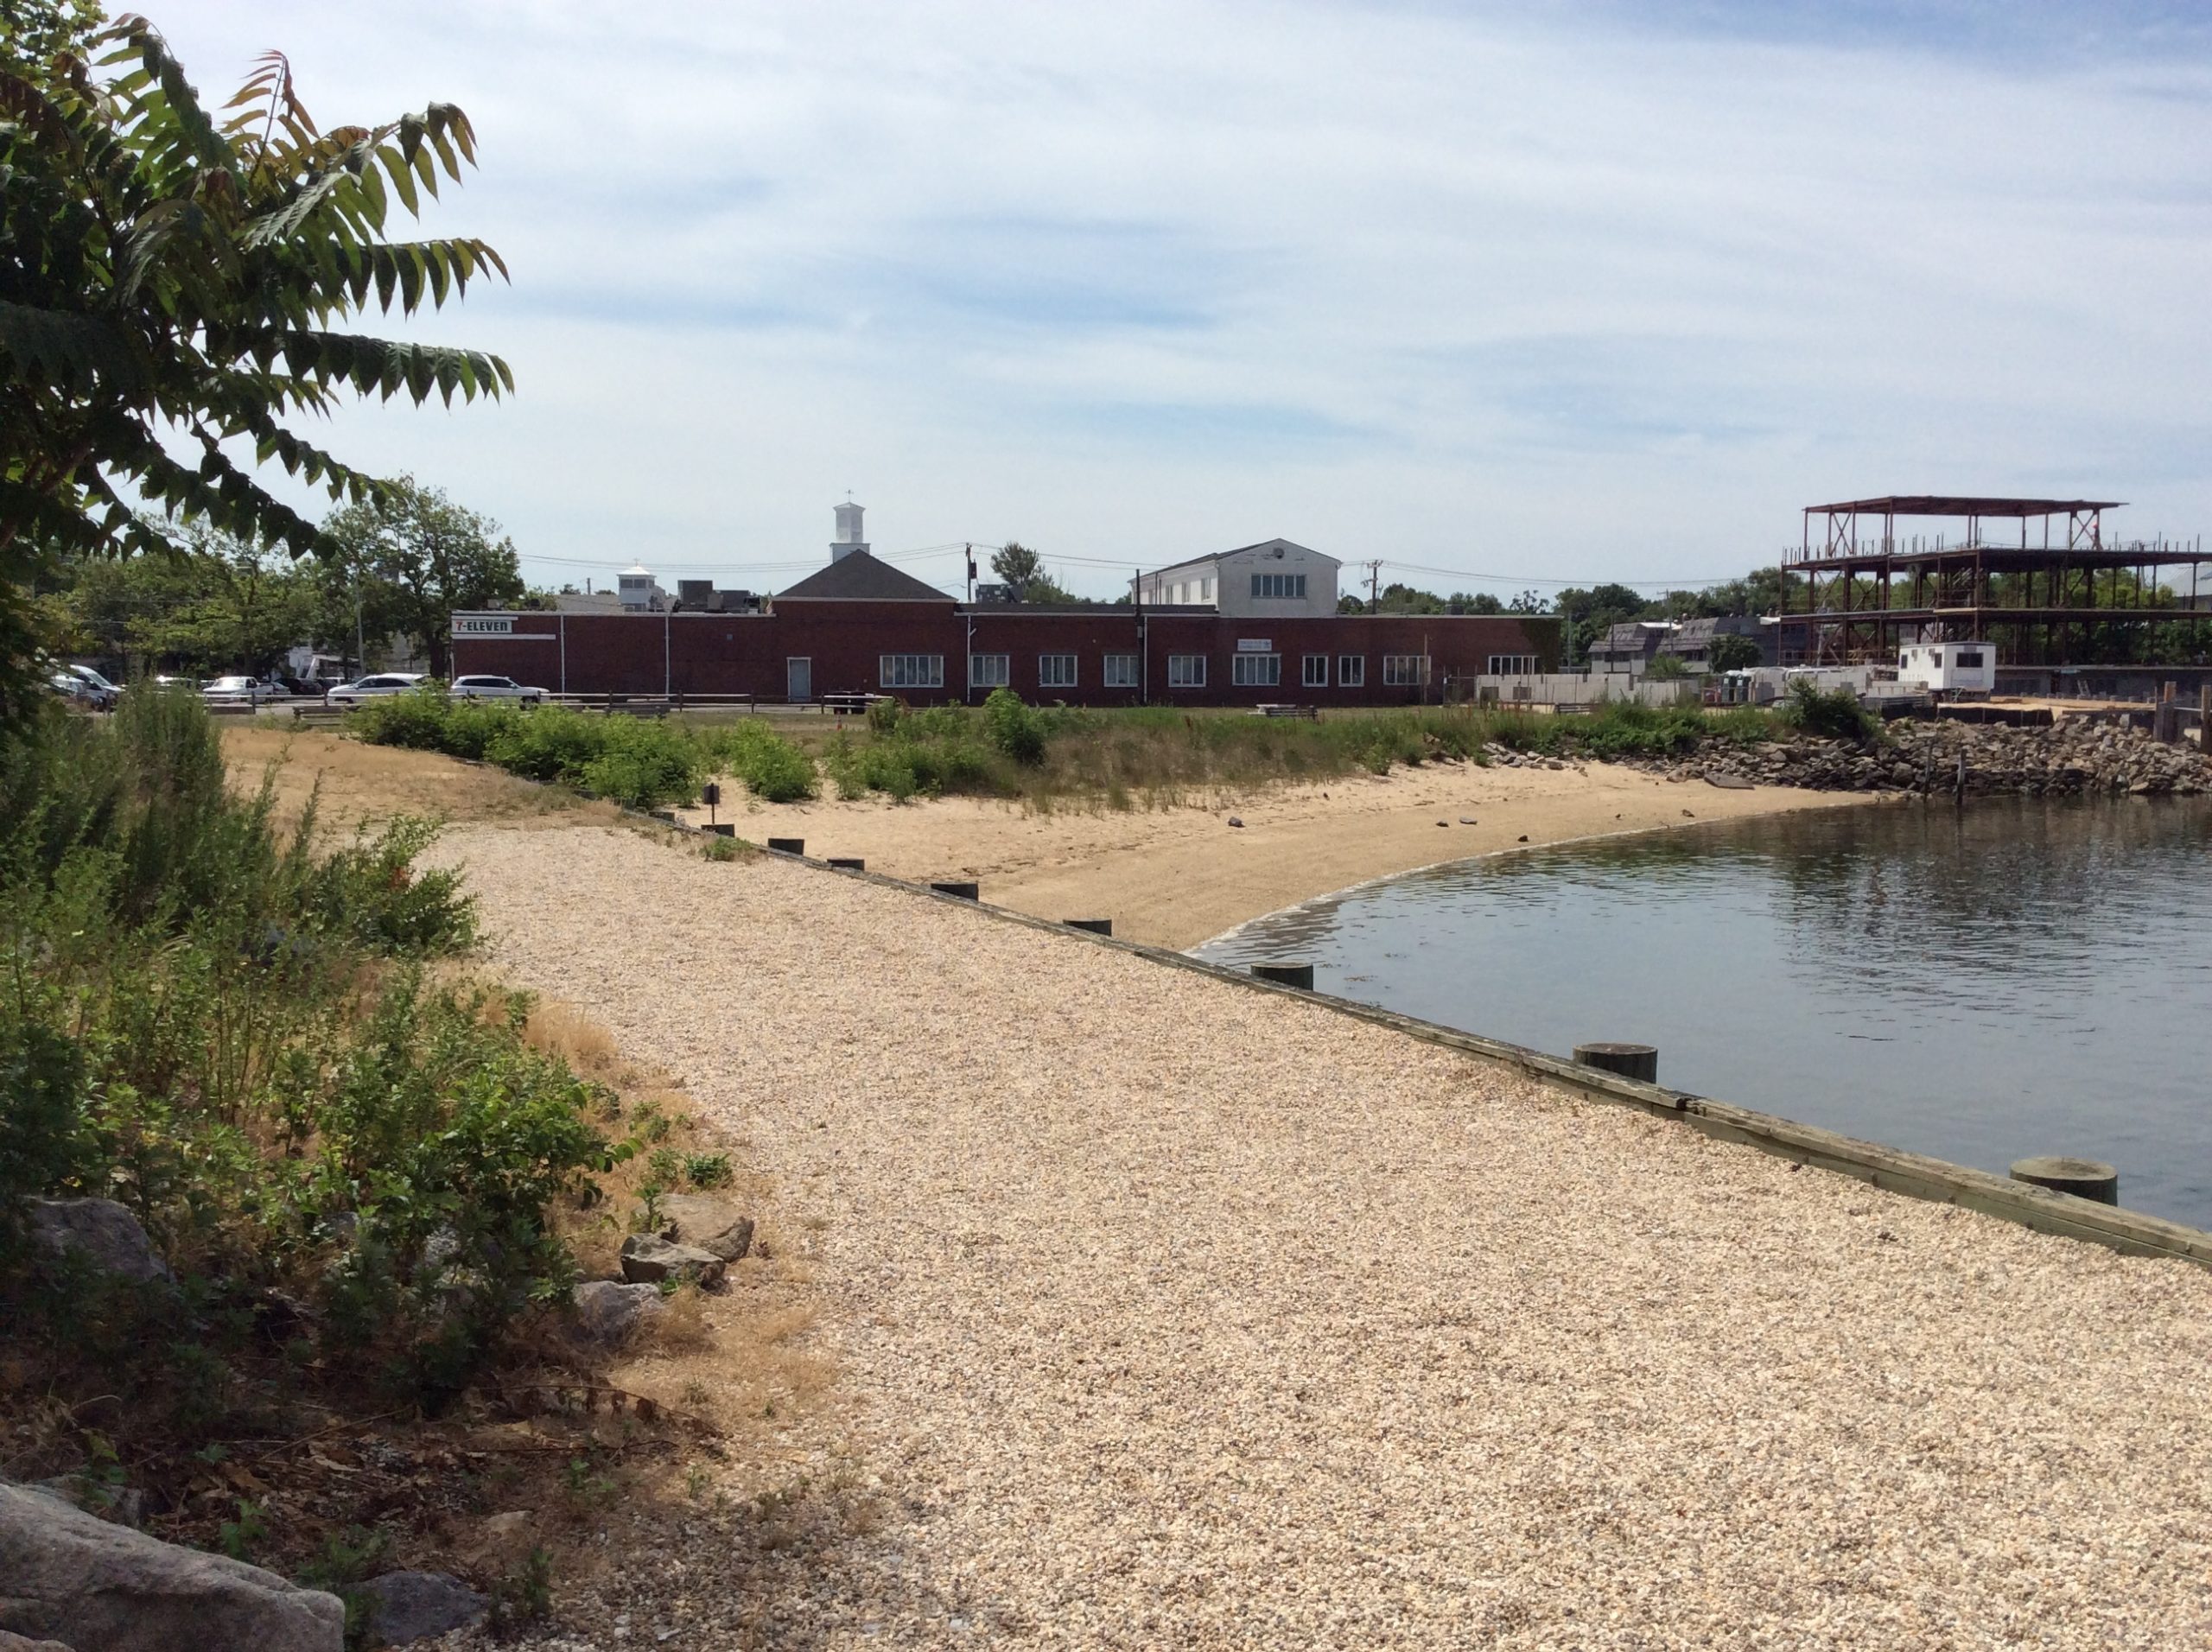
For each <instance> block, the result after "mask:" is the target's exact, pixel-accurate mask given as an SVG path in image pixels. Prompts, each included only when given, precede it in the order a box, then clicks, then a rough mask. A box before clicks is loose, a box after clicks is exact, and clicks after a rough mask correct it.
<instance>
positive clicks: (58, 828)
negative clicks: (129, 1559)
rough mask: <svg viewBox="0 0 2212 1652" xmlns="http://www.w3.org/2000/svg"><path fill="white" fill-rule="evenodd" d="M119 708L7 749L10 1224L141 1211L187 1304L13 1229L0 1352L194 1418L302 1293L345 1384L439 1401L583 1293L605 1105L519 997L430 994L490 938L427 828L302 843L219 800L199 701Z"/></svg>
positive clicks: (5, 1170) (0, 836) (0, 1303)
mask: <svg viewBox="0 0 2212 1652" xmlns="http://www.w3.org/2000/svg"><path fill="white" fill-rule="evenodd" d="M133 702H135V703H133ZM126 705H127V706H128V709H126V710H124V711H121V712H118V715H117V716H116V717H115V718H113V719H112V720H111V721H109V722H107V723H106V724H105V725H103V724H100V723H97V722H93V721H90V720H86V719H82V718H66V717H62V716H60V715H54V716H51V717H48V718H44V719H41V720H40V721H37V722H36V723H35V725H34V727H33V728H32V729H31V731H30V733H29V735H28V736H27V737H26V738H24V739H23V740H18V741H16V742H14V743H12V744H10V745H7V746H6V747H0V1098H4V1105H0V1211H6V1212H14V1211H16V1210H19V1209H20V1204H21V1198H22V1196H24V1195H28V1194H81V1193H97V1194H99V1195H101V1196H103V1197H107V1198H117V1199H120V1200H122V1201H124V1203H125V1204H129V1205H130V1207H131V1208H132V1209H133V1210H135V1211H137V1214H138V1215H139V1217H140V1218H141V1219H142V1220H143V1222H144V1223H146V1225H147V1228H148V1229H149V1232H150V1233H151V1234H152V1235H153V1236H154V1238H155V1240H156V1243H157V1244H158V1245H159V1246H160V1247H161V1249H162V1251H163V1254H164V1255H167V1256H168V1259H169V1261H171V1263H172V1265H173V1266H174V1267H175V1268H176V1270H177V1273H178V1276H179V1280H178V1282H179V1287H180V1288H179V1291H178V1293H177V1294H176V1295H175V1298H174V1299H163V1300H161V1301H156V1300H154V1299H150V1298H148V1299H143V1300H138V1299H131V1300H125V1299H123V1298H121V1297H118V1296H116V1295H115V1293H105V1294H102V1295H100V1296H99V1297H98V1298H97V1299H95V1298H93V1297H88V1296H86V1295H85V1294H84V1293H83V1291H82V1290H81V1289H79V1288H78V1287H76V1286H73V1287H70V1288H69V1289H67V1290H56V1289H54V1288H53V1287H51V1285H50V1282H49V1281H48V1280H45V1279H44V1276H42V1275H37V1274H23V1273H22V1272H21V1271H20V1270H19V1269H18V1268H16V1267H15V1266H14V1264H15V1263H16V1262H18V1261H20V1232H19V1230H16V1229H10V1228H7V1227H4V1226H0V1327H4V1328H5V1329H4V1331H0V1336H5V1337H8V1338H10V1341H11V1344H12V1349H13V1352H14V1353H15V1354H16V1356H17V1357H52V1356H53V1354H54V1350H60V1349H64V1348H66V1349H68V1350H73V1356H75V1357H84V1358H86V1359H95V1360H97V1361H99V1362H105V1364H106V1365H107V1366H111V1367H114V1368H116V1369H118V1371H122V1374H121V1375H118V1376H116V1377H115V1378H114V1379H113V1381H114V1382H117V1383H120V1384H122V1386H121V1387H120V1388H106V1389H96V1390H93V1391H94V1392H101V1391H106V1392H123V1393H129V1392H130V1382H132V1381H134V1380H135V1379H133V1378H131V1377H130V1376H129V1375H128V1372H127V1371H125V1370H123V1368H125V1367H130V1366H131V1365H132V1364H133V1363H134V1362H137V1363H141V1364H144V1363H148V1362H150V1363H151V1367H154V1368H158V1369H160V1371H161V1372H162V1377H161V1380H162V1382H163V1383H164V1384H165V1386H166V1392H167V1393H168V1395H170V1400H169V1401H168V1405H169V1407H170V1421H171V1423H172V1424H173V1426H175V1427H177V1428H180V1429H185V1428H189V1429H193V1430H201V1429H205V1428H208V1427H212V1426H213V1423H214V1421H215V1420H217V1419H218V1417H219V1414H221V1413H222V1412H223V1411H224V1410H225V1409H226V1407H230V1406H232V1405H233V1404H234V1403H236V1398H235V1395H234V1394H233V1392H232V1390H233V1388H234V1387H235V1386H236V1385H235V1384H234V1383H233V1382H232V1379H231V1376H230V1375H229V1369H230V1368H229V1364H228V1362H230V1361H231V1360H232V1358H233V1357H234V1356H236V1355H237V1353H238V1350H239V1347H240V1345H241V1344H242V1342H243V1341H244V1340H246V1339H250V1337H251V1317H250V1316H246V1317H245V1318H241V1317H240V1316H239V1314H238V1312H235V1311H234V1309H233V1308H232V1307H226V1306H225V1304H226V1303H235V1302H236V1301H237V1300H238V1299H239V1293H241V1292H249V1291H253V1290H258V1289H260V1288H262V1287H267V1286H273V1285H279V1284H281V1285H286V1286H289V1287H292V1288H293V1289H295V1290H296V1292H297V1293H300V1294H302V1295H313V1296H317V1297H320V1298H321V1299H323V1306H324V1308H325V1310H326V1313H327V1318H326V1319H325V1320H323V1321H322V1322H321V1330H320V1331H318V1332H317V1333H316V1335H317V1336H318V1337H319V1338H320V1339H321V1342H320V1344H319V1345H321V1347H322V1348H323V1350H324V1352H325V1353H326V1354H327V1356H328V1359H327V1362H325V1364H326V1365H327V1369H328V1370H329V1371H330V1372H331V1373H332V1374H334V1375H335V1374H336V1373H338V1372H340V1371H345V1370H348V1369H351V1370H354V1371H357V1372H359V1371H365V1370H367V1369H374V1370H376V1371H377V1372H378V1373H380V1374H381V1375H382V1376H385V1377H386V1378H388V1379H389V1380H391V1381H392V1382H395V1383H396V1384H397V1387H398V1388H399V1389H400V1390H401V1391H402V1392H403V1393H404V1395H407V1396H410V1398H411V1399H413V1400H415V1401H435V1399H436V1398H438V1397H440V1396H442V1395H446V1394H449V1393H450V1392H452V1391H453V1389H454V1387H455V1386H456V1385H457V1384H458V1383H459V1382H461V1381H463V1380H465V1378H466V1376H467V1373H468V1372H469V1371H471V1370H472V1369H474V1368H475V1366H476V1365H477V1363H480V1361H481V1359H482V1358H483V1357H484V1356H485V1355H486V1352H487V1351H488V1350H490V1348H491V1347H492V1346H493V1343H494V1342H495V1341H496V1339H497V1337H499V1333H500V1331H501V1330H502V1329H503V1328H504V1327H505V1325H506V1324H507V1323H508V1322H509V1320H510V1319H511V1318H512V1316H513V1315H514V1314H515V1313H517V1312H520V1311H521V1310H522V1309H523V1308H524V1307H526V1306H529V1305H530V1304H531V1303H533V1302H536V1301H539V1300H543V1299H548V1298H550V1297H551V1296H553V1295H555V1294H556V1293H559V1292H560V1291H561V1290H562V1289H563V1288H564V1287H565V1285H566V1283H567V1281H568V1280H569V1272H570V1269H569V1263H568V1261H567V1253H566V1251H565V1249H563V1247H562V1245H561V1244H560V1242H559V1241H558V1239H557V1237H556V1235H555V1233H554V1230H553V1228H552V1226H551V1223H550V1211H551V1209H552V1207H553V1206H554V1205H555V1204H556V1203H558V1202H559V1201H561V1200H563V1199H564V1198H567V1197H568V1196H569V1194H570V1193H571V1192H573V1191H576V1190H577V1189H578V1187H579V1185H580V1182H581V1179H582V1177H583V1176H585V1175H586V1174H588V1172H590V1171H592V1170H594V1169H595V1168H597V1167H599V1166H603V1165H605V1164H607V1162H608V1161H609V1160H610V1159H611V1158H612V1157H613V1156H615V1155H617V1154H618V1153H620V1152H621V1151H623V1150H622V1149H619V1148H615V1147H611V1146H610V1145H609V1144H608V1143H607V1141H605V1140H604V1139H603V1138H601V1136H600V1135H599V1134H597V1132H596V1131H595V1129H594V1128H593V1127H592V1126H591V1125H590V1124H589V1123H588V1120H589V1119H590V1118H592V1117H594V1116H599V1115H602V1114H603V1112H604V1110H605V1109H604V1097H603V1094H602V1093H601V1092H597V1091H595V1090H594V1089H593V1087H591V1086H589V1085H587V1084H585V1083H582V1081H580V1080H579V1079H577V1078H576V1077H575V1075H574V1074H573V1073H571V1072H570V1071H569V1070H568V1069H567V1068H566V1066H565V1065H563V1064H562V1063H561V1062H560V1061H559V1060H558V1059H557V1058H554V1057H552V1056H549V1055H545V1054H543V1053H540V1052H537V1051H536V1050H534V1049H532V1048H531V1047H530V1046H529V1045H528V1044H527V1043H526V1042H525V1041H524V1039H523V1038H522V1034H521V1016H522V1013H523V1009H524V1006H522V1005H521V1004H520V1003H519V1002H518V1001H512V1000H508V999H504V998H496V997H493V996H492V995H489V994H486V993H483V992H481V991H476V990H473V989H467V988H439V989H435V990H434V989H432V988H429V987H428V986H426V985H425V984H424V982H423V976H422V974H421V970H420V966H419V965H418V964H417V963H414V962H412V961H415V960H420V959H425V958H429V957H433V956H438V955H440V954H444V953H450V952H453V951H455V950H460V949H461V948H463V947H465V946H467V944H469V942H470V940H471V939H472V937H473V936H474V924H475V918H474V910H473V907H472V905H471V904H470V902H469V901H468V899H467V897H466V895H465V894H464V893H463V892H462V891H461V887H460V886H459V884H458V882H457V880H456V879H455V877H454V874H452V873H450V872H446V871H423V870H418V869H417V868H416V866H415V865H414V862H415V861H416V857H417V856H418V855H420V854H421V852H422V851H423V849H424V848H426V847H428V845H429V842H431V840H432V838H433V837H434V836H435V831H434V829H433V828H431V827H430V826H429V825H428V824H427V823H423V822H420V821H410V820H400V821H397V822H394V823H391V825H389V826H387V827H386V828H385V829H383V830H382V831H380V832H378V833H376V834H374V835H368V834H364V835H362V836H358V837H357V838H356V839H355V841H354V842H353V843H352V844H350V845H348V846H346V847H342V848H338V849H336V850H335V851H333V852H329V853H319V852H317V851H316V850H315V848H314V847H313V841H314V840H313V810H312V808H310V809H309V810H308V814H307V816H306V818H305V819H303V820H302V822H301V823H300V824H299V825H298V826H297V827H296V828H295V829H292V830H290V831H289V832H280V831H279V830H278V829H277V827H276V826H275V824H274V823H273V820H272V817H271V816H272V810H271V804H270V787H269V785H268V784H267V783H266V782H264V785H263V786H262V788H261V790H260V791H259V792H258V793H257V795H255V796H251V797H238V796H236V795H234V794H232V793H231V792H229V791H227V790H226V788H225V786H224V785H223V768H222V762H221V749H220V746H219V741H218V740H217V738H216V736H215V734H214V733H213V728H212V727H211V725H210V724H209V721H208V719H207V714H206V712H205V710H204V708H201V707H200V705H199V703H198V702H197V701H196V700H195V699H194V698H192V697H190V696H167V695H161V694H156V693H152V692H147V693H145V694H144V695H143V697H141V696H140V695H139V692H138V691H137V690H134V692H133V696H131V697H130V700H128V701H126ZM341 1217H343V1218H346V1220H347V1221H349V1222H350V1223H352V1227H353V1242H351V1243H349V1244H347V1245H346V1247H345V1248H344V1249H345V1254H344V1255H343V1257H342V1259H339V1260H338V1261H336V1264H335V1265H334V1266H333V1265H332V1264H333V1258H332V1257H331V1255H330V1252H331V1249H332V1244H333V1240H332V1235H333V1233H334V1226H333V1224H334V1223H335V1222H336V1221H337V1220H338V1219H339V1218H341ZM79 1283H80V1284H81V1282H79ZM142 1295H143V1293H142ZM149 1316H150V1317H149ZM178 1337H184V1338H185V1341H184V1342H183V1343H182V1344H177V1346H178V1347H182V1348H185V1349H187V1350H188V1353H179V1352H178V1351H177V1349H176V1347H172V1346H171V1344H176V1339H177V1338H178ZM348 1350H352V1351H351V1352H349V1351H348ZM311 1351H312V1350H311ZM364 1361H365V1362H367V1363H366V1364H363V1363H362V1362H364ZM100 1380H102V1381H106V1380H107V1379H106V1378H102V1379H100Z"/></svg>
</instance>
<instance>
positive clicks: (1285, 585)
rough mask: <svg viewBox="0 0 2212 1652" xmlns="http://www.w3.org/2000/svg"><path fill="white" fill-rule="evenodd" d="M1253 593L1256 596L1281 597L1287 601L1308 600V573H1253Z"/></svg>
mask: <svg viewBox="0 0 2212 1652" xmlns="http://www.w3.org/2000/svg"><path fill="white" fill-rule="evenodd" d="M1252 594H1253V595H1254V596H1255V597H1268V598H1279V599H1281V600H1287V601H1300V602H1302V601H1304V600H1306V575H1303V574H1255V575H1252Z"/></svg>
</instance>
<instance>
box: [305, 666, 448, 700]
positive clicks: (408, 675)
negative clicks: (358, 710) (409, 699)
mask: <svg viewBox="0 0 2212 1652" xmlns="http://www.w3.org/2000/svg"><path fill="white" fill-rule="evenodd" d="M422 680H423V674H422V673H421V672H420V671H378V672H376V673H375V674H373V675H372V676H369V677H360V678H358V679H356V680H355V681H353V682H351V683H340V684H339V685H338V686H337V687H336V688H334V689H331V690H330V691H329V692H328V693H327V694H326V695H324V696H322V702H323V704H325V705H327V706H358V705H359V704H360V703H361V702H362V701H364V700H373V699H375V698H377V697H378V696H379V695H385V694H404V693H406V692H407V690H408V689H411V688H413V687H414V686H415V685H416V683H420V682H421V681H422Z"/></svg>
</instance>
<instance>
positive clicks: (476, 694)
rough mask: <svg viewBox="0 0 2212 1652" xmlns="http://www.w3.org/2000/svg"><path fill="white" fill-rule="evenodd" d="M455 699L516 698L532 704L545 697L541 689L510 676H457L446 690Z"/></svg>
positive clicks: (529, 704) (528, 704) (539, 701)
mask: <svg viewBox="0 0 2212 1652" xmlns="http://www.w3.org/2000/svg"><path fill="white" fill-rule="evenodd" d="M446 692H447V693H448V694H449V695H451V696H453V697H454V699H456V700H517V701H520V702H522V703H523V704H524V705H526V706H534V705H537V704H539V703H541V702H543V700H544V699H545V697H546V694H545V690H544V689H526V688H524V686H523V685H522V684H521V683H518V682H516V681H515V680H514V678H512V677H455V678H454V680H453V686H452V687H451V688H449V689H447V690H446Z"/></svg>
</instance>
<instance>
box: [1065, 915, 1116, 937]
mask: <svg viewBox="0 0 2212 1652" xmlns="http://www.w3.org/2000/svg"><path fill="white" fill-rule="evenodd" d="M1060 922H1062V923H1063V924H1066V925H1067V926H1068V927H1069V928H1070V929H1079V930H1088V931H1090V933H1092V934H1093V935H1111V934H1112V933H1113V932H1114V920H1113V919H1112V918H1062V919H1061V920H1060Z"/></svg>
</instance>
